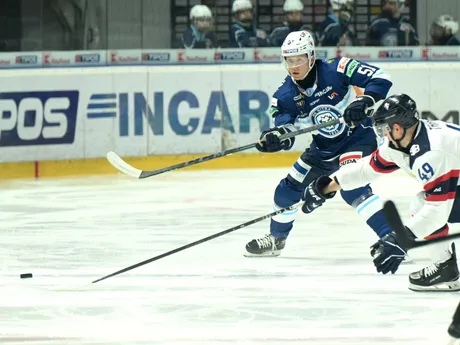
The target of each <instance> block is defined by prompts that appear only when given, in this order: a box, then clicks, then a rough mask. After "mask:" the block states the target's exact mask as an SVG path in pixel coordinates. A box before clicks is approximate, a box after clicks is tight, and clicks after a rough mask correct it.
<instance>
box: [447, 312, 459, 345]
mask: <svg viewBox="0 0 460 345" xmlns="http://www.w3.org/2000/svg"><path fill="white" fill-rule="evenodd" d="M447 332H448V333H449V335H450V336H451V337H452V338H451V339H450V341H449V344H448V345H454V344H455V343H457V341H458V339H460V303H459V304H458V306H457V309H456V310H455V313H454V316H453V317H452V323H451V324H450V325H449V328H448V329H447ZM457 344H458V343H457Z"/></svg>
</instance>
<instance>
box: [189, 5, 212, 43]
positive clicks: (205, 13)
mask: <svg viewBox="0 0 460 345" xmlns="http://www.w3.org/2000/svg"><path fill="white" fill-rule="evenodd" d="M190 21H191V22H192V25H190V27H189V28H188V29H187V30H186V31H185V32H184V33H183V34H182V37H181V46H182V48H187V49H191V48H201V49H203V48H217V39H216V35H215V33H214V32H212V27H213V24H212V13H211V10H210V9H209V7H208V6H206V5H195V6H193V7H192V9H191V10H190Z"/></svg>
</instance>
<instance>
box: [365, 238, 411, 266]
mask: <svg viewBox="0 0 460 345" xmlns="http://www.w3.org/2000/svg"><path fill="white" fill-rule="evenodd" d="M406 254H407V249H405V248H403V247H402V246H401V245H400V244H399V243H398V241H397V238H396V234H395V233H394V232H390V233H389V234H386V235H385V236H383V237H382V238H381V239H380V240H378V241H377V242H376V243H374V244H373V245H372V246H371V256H372V257H373V258H374V265H375V267H376V268H377V272H381V273H383V274H387V273H389V272H391V273H393V274H394V273H395V272H396V271H397V270H398V267H399V265H400V264H401V262H402V261H403V260H404V257H405V256H406Z"/></svg>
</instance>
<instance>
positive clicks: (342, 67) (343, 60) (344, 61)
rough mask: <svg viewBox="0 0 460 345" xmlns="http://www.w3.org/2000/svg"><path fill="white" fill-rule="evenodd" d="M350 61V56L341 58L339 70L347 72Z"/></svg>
mask: <svg viewBox="0 0 460 345" xmlns="http://www.w3.org/2000/svg"><path fill="white" fill-rule="evenodd" d="M348 61H350V58H346V57H343V58H341V59H340V61H339V64H338V65H337V72H340V73H345V67H347V63H348Z"/></svg>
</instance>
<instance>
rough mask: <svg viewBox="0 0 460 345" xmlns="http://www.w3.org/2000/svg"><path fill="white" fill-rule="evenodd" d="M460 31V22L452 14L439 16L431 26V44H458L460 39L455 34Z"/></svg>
mask: <svg viewBox="0 0 460 345" xmlns="http://www.w3.org/2000/svg"><path fill="white" fill-rule="evenodd" d="M457 31H458V22H457V21H455V20H454V18H452V17H451V16H450V15H448V14H443V15H441V16H439V17H438V18H437V19H436V20H435V21H434V22H433V24H431V28H430V40H429V42H428V44H429V45H432V46H458V45H460V41H459V40H458V38H457V37H455V34H456V33H457Z"/></svg>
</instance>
